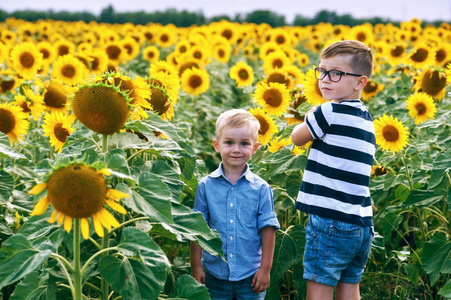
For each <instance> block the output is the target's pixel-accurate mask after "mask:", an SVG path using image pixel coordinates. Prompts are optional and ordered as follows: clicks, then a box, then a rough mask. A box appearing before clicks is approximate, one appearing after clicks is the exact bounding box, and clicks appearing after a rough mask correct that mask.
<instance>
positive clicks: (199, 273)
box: [191, 267, 205, 284]
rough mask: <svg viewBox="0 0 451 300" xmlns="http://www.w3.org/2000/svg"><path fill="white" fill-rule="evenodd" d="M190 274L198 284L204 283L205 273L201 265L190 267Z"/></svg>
mask: <svg viewBox="0 0 451 300" xmlns="http://www.w3.org/2000/svg"><path fill="white" fill-rule="evenodd" d="M191 276H192V277H193V278H194V279H196V280H197V282H199V283H200V284H205V273H204V270H202V268H201V267H198V268H193V267H191Z"/></svg>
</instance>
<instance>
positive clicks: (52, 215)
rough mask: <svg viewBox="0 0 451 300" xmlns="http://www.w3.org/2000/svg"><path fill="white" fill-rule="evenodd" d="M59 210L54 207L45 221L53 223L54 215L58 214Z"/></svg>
mask: <svg viewBox="0 0 451 300" xmlns="http://www.w3.org/2000/svg"><path fill="white" fill-rule="evenodd" d="M58 213H59V211H57V210H56V209H54V210H53V211H52V214H51V216H50V219H48V220H47V222H49V223H50V224H52V223H55V221H56V217H57V216H58Z"/></svg>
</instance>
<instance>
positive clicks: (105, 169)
mask: <svg viewBox="0 0 451 300" xmlns="http://www.w3.org/2000/svg"><path fill="white" fill-rule="evenodd" d="M99 173H100V174H103V175H105V176H110V175H111V169H108V168H103V169H101V170H100V171H99Z"/></svg>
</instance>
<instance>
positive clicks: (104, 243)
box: [100, 135, 110, 300]
mask: <svg viewBox="0 0 451 300" xmlns="http://www.w3.org/2000/svg"><path fill="white" fill-rule="evenodd" d="M105 136H106V137H107V138H108V136H107V135H104V140H105ZM109 245H110V234H109V232H108V229H106V228H103V238H102V249H107V248H108V246H109ZM105 255H108V251H104V252H103V253H102V256H105ZM100 289H101V290H102V297H101V298H100V299H101V300H108V291H109V288H108V283H107V282H106V281H105V279H104V278H103V277H102V280H101V281H100Z"/></svg>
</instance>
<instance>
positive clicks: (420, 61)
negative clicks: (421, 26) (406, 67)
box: [408, 44, 435, 69]
mask: <svg viewBox="0 0 451 300" xmlns="http://www.w3.org/2000/svg"><path fill="white" fill-rule="evenodd" d="M408 62H409V63H410V64H411V65H412V66H413V67H414V68H416V69H422V68H424V67H425V66H428V65H433V64H434V63H435V50H434V49H431V47H429V46H427V45H426V44H422V45H420V46H418V47H415V48H414V49H413V50H412V52H411V53H410V54H409V55H408Z"/></svg>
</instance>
